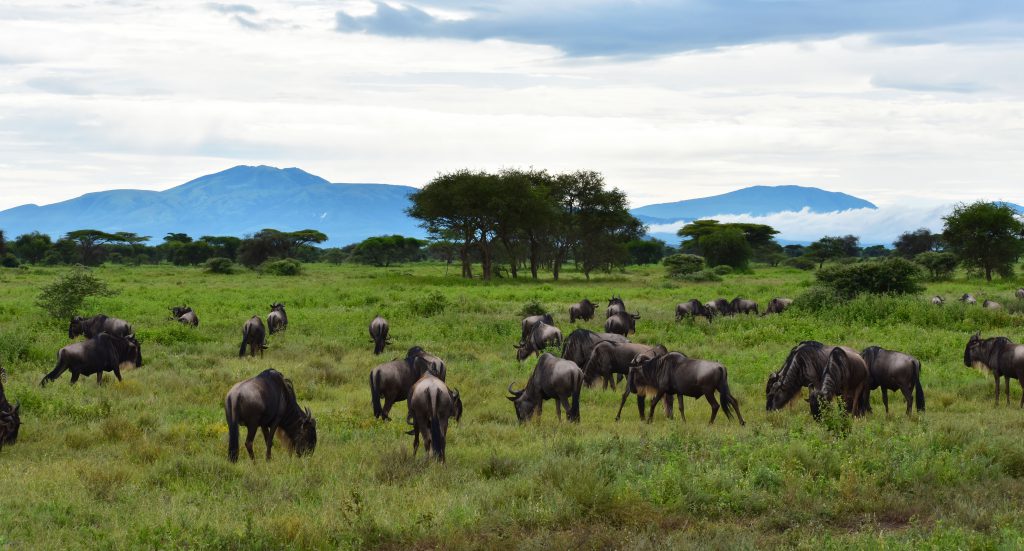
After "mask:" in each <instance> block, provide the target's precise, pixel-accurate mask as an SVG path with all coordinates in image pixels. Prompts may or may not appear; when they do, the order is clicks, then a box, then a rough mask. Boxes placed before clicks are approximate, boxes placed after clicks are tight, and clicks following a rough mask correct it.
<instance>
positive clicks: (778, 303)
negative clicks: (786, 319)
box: [762, 297, 793, 315]
mask: <svg viewBox="0 0 1024 551" xmlns="http://www.w3.org/2000/svg"><path fill="white" fill-rule="evenodd" d="M792 305H793V299H791V298H782V297H775V298H773V299H771V300H770V301H768V308H766V309H765V311H764V314H762V315H768V314H781V313H783V312H785V311H786V310H787V309H788V308H789V307H790V306H792Z"/></svg>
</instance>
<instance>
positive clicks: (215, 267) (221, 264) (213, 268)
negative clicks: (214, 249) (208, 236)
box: [203, 256, 235, 274]
mask: <svg viewBox="0 0 1024 551" xmlns="http://www.w3.org/2000/svg"><path fill="white" fill-rule="evenodd" d="M203 268H204V269H205V270H206V272H207V273H211V274H232V273H234V272H235V263H234V262H232V261H231V259H230V258H224V257H221V256H215V257H213V258H210V259H207V260H206V263H205V264H203Z"/></svg>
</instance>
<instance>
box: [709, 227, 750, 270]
mask: <svg viewBox="0 0 1024 551" xmlns="http://www.w3.org/2000/svg"><path fill="white" fill-rule="evenodd" d="M698 243H699V246H700V248H701V251H702V252H703V253H704V259H705V260H706V261H707V263H708V266H719V265H722V264H725V265H728V266H732V267H733V268H739V269H746V267H747V265H748V264H749V263H750V257H751V255H752V254H753V250H752V249H751V247H750V244H749V243H747V240H746V237H744V235H743V232H742V231H741V230H739V229H738V228H725V229H722V230H719V231H716V232H713V233H711V234H708V235H705V236H704V237H701V238H700V241H699V242H698Z"/></svg>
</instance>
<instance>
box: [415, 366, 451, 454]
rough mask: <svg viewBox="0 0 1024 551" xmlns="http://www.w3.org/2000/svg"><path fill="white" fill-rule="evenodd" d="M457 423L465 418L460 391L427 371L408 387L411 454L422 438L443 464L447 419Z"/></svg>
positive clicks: (428, 449)
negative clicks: (451, 387)
mask: <svg viewBox="0 0 1024 551" xmlns="http://www.w3.org/2000/svg"><path fill="white" fill-rule="evenodd" d="M452 417H454V418H455V421H456V422H458V421H459V419H461V418H462V398H460V397H459V391H458V390H454V389H452V390H449V389H448V385H446V384H445V382H444V381H442V380H441V379H438V378H437V377H435V376H433V375H431V374H430V373H427V374H426V375H424V376H423V377H420V379H419V380H418V381H416V383H415V384H414V385H412V389H410V390H409V414H408V415H407V416H406V422H408V423H409V424H410V425H412V430H411V431H409V432H408V433H407V434H411V435H413V441H412V455H413V457H415V456H416V451H417V450H418V449H419V444H420V437H422V438H423V448H424V449H426V450H427V453H428V454H430V455H433V456H434V458H436V459H437V460H438V461H440V462H441V463H444V449H445V442H446V441H447V439H448V420H449V419H451V418H452Z"/></svg>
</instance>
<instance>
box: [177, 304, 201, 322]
mask: <svg viewBox="0 0 1024 551" xmlns="http://www.w3.org/2000/svg"><path fill="white" fill-rule="evenodd" d="M171 315H172V316H174V319H175V320H177V321H179V322H181V323H184V324H185V325H190V326H192V327H199V316H197V315H196V313H195V311H193V310H192V308H190V307H188V306H173V307H171Z"/></svg>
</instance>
